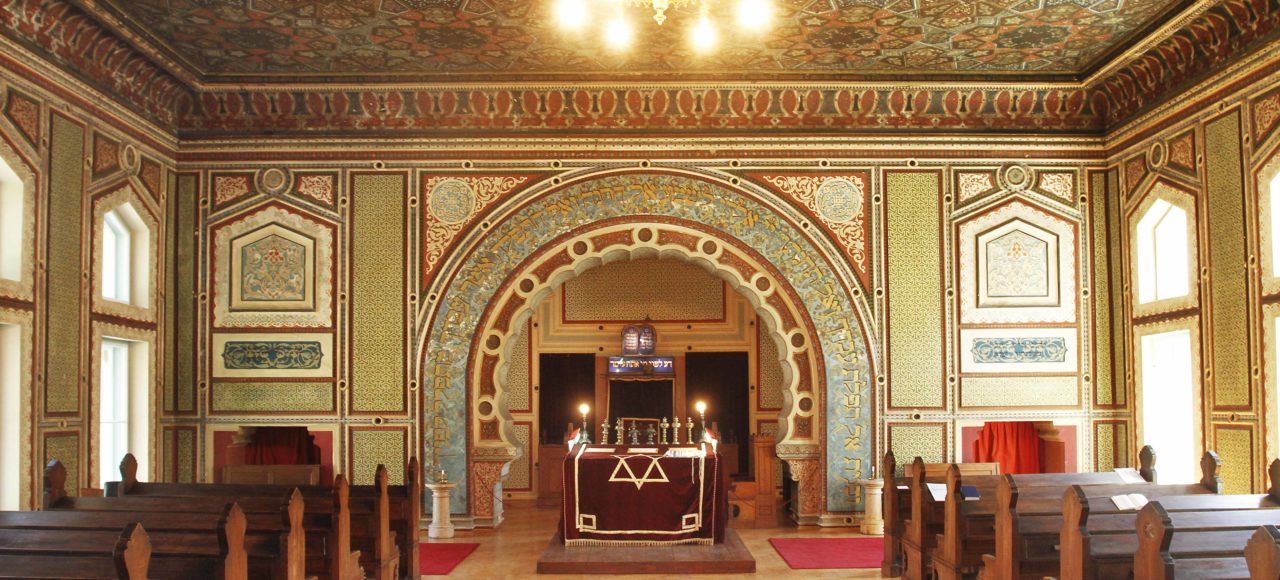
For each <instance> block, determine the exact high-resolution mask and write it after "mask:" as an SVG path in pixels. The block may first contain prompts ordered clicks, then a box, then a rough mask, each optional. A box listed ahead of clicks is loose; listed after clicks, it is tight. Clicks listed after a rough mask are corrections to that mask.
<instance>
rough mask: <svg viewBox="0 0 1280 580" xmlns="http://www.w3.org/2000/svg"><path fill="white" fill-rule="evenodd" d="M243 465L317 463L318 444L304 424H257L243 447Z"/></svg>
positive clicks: (318, 460)
mask: <svg viewBox="0 0 1280 580" xmlns="http://www.w3.org/2000/svg"><path fill="white" fill-rule="evenodd" d="M244 462H245V464H246V465H319V464H320V447H319V446H318V445H316V444H315V442H314V441H312V438H311V433H309V432H307V428H306V427H258V429H257V430H256V431H254V433H253V441H252V442H251V443H249V444H248V445H246V446H245V450H244Z"/></svg>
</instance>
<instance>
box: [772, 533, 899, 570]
mask: <svg viewBox="0 0 1280 580" xmlns="http://www.w3.org/2000/svg"><path fill="white" fill-rule="evenodd" d="M769 543H770V544H772V545H773V549H774V550H777V551H778V555H779V556H782V559H783V560H786V561H787V565H788V566H791V569H792V570H821V569H847V568H879V567H880V560H881V559H882V558H883V557H884V538H769Z"/></svg>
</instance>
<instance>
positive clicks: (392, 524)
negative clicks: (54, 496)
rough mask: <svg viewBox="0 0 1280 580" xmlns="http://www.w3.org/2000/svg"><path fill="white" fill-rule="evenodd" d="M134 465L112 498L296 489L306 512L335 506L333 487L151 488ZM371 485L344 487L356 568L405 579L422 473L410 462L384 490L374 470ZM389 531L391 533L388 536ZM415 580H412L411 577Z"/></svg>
mask: <svg viewBox="0 0 1280 580" xmlns="http://www.w3.org/2000/svg"><path fill="white" fill-rule="evenodd" d="M137 473H138V471H137V461H136V460H135V459H134V457H133V456H132V455H125V457H124V459H123V460H122V461H121V462H120V475H121V480H120V481H118V482H108V483H107V488H106V492H107V495H108V496H113V497H117V496H118V497H124V496H129V497H139V496H145V497H206V496H211V495H216V496H220V497H236V498H240V497H263V496H274V495H275V494H278V493H283V492H285V491H287V490H290V489H295V488H296V489H298V490H299V491H301V492H302V494H303V497H305V498H306V500H307V505H308V506H310V507H309V508H308V509H309V510H315V509H325V507H326V506H329V505H330V503H331V502H333V501H334V499H333V494H334V490H335V489H336V488H331V487H326V486H305V485H303V486H274V485H242V484H208V483H152V482H140V481H138V478H137ZM374 481H375V483H374V485H368V486H348V496H347V497H348V500H347V504H348V506H349V509H350V514H351V541H350V545H351V546H352V547H353V548H359V549H360V553H361V556H362V562H361V564H363V565H367V566H369V567H371V568H373V569H374V570H377V573H376V574H375V576H374V577H375V578H377V579H379V580H392V579H394V578H397V577H400V575H401V574H403V575H404V576H405V577H409V575H410V574H412V573H413V571H414V570H417V567H418V560H417V558H418V549H419V548H418V546H419V542H420V534H419V529H420V528H419V520H420V518H421V515H422V470H421V468H420V467H419V463H418V459H417V458H416V457H411V458H409V462H408V465H407V467H406V471H405V482H406V484H405V485H397V486H390V485H388V474H387V470H386V467H385V466H383V465H379V466H378V468H377V471H376V472H375V474H374ZM393 530H394V531H393ZM415 577H416V576H415Z"/></svg>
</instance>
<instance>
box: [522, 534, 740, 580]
mask: <svg viewBox="0 0 1280 580" xmlns="http://www.w3.org/2000/svg"><path fill="white" fill-rule="evenodd" d="M755 571H756V559H755V558H753V557H752V556H751V551H750V550H748V549H747V546H746V544H743V543H742V538H739V537H738V533H737V532H735V531H734V530H733V528H729V529H727V530H725V534H724V543H722V544H713V545H710V546H642V547H621V548H613V547H607V546H575V547H572V548H571V547H568V546H565V545H564V539H563V538H561V537H560V533H559V532H557V533H556V534H555V536H553V537H552V538H551V543H550V544H548V545H547V549H546V550H544V551H543V552H542V557H540V558H538V573H539V574H743V573H752V572H755Z"/></svg>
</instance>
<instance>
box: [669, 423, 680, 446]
mask: <svg viewBox="0 0 1280 580" xmlns="http://www.w3.org/2000/svg"><path fill="white" fill-rule="evenodd" d="M672 419H674V420H675V423H672V424H671V444H672V445H679V444H680V418H679V417H672Z"/></svg>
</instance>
